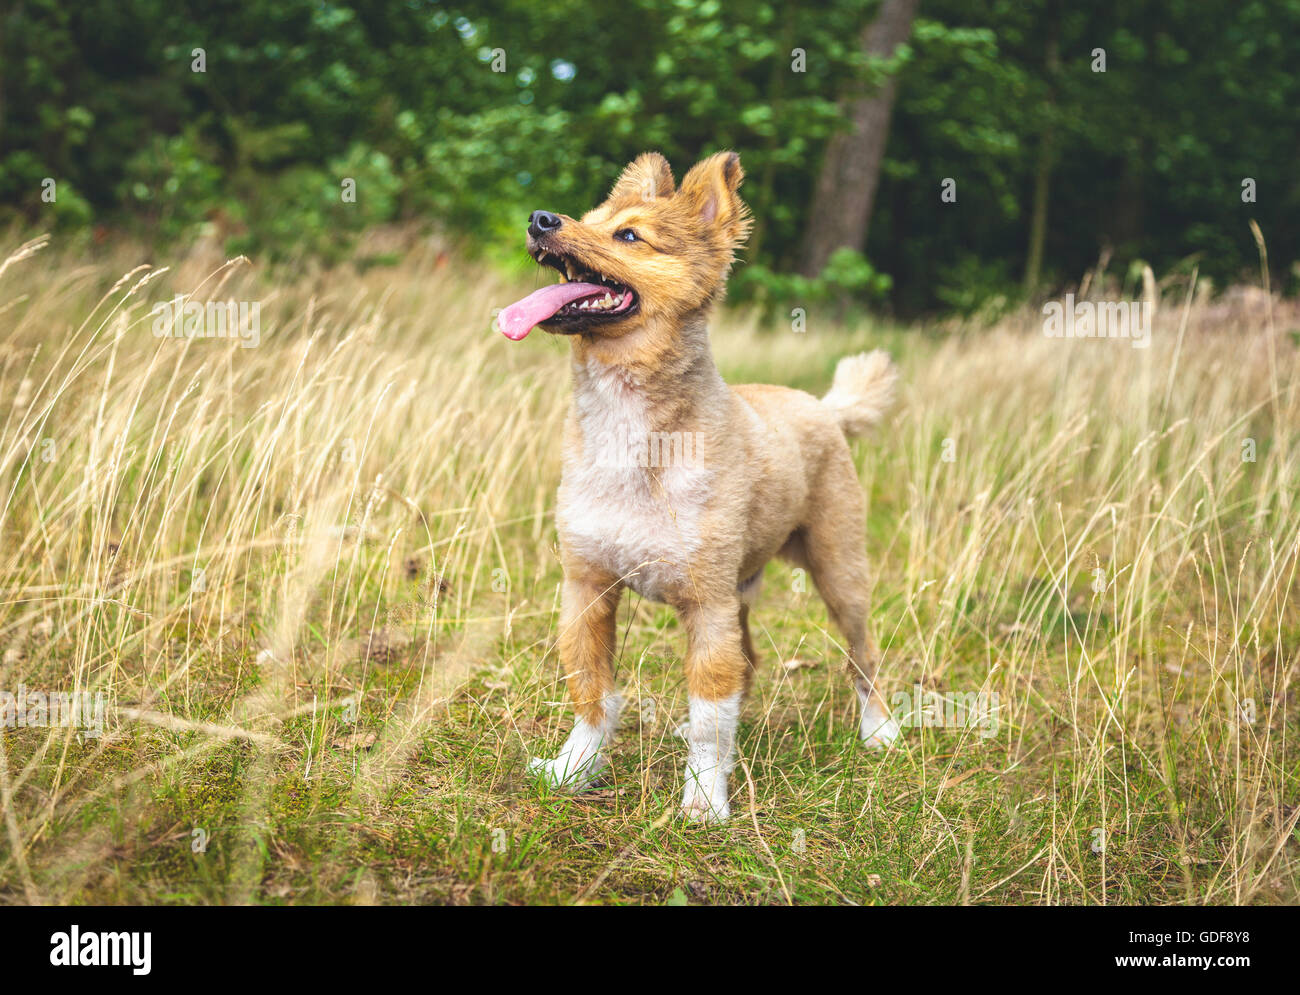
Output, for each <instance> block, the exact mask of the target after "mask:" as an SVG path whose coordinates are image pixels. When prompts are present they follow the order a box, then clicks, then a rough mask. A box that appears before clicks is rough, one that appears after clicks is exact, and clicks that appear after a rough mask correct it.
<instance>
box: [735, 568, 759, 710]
mask: <svg viewBox="0 0 1300 995" xmlns="http://www.w3.org/2000/svg"><path fill="white" fill-rule="evenodd" d="M762 587H763V571H762V570H759V571H758V573H756V574H754V576H753V577H750V578H749V580H747V581H745V582H744V583H743V584H741V585H740V588H739V592H738V593H739V594H740V651H741V652H742V653H743V654H744V656H745V663H746V667H745V688H744V696H745V697H749V688H750V685H751V684H753V682H754V671H756V670H757V669H758V654H757V653H756V652H755V651H754V639H753V637H752V636H751V635H750V634H749V609H750V608H751V607H752V606H753V604H754V602H755V601H757V600H758V592H759V590H760V589H761V588H762Z"/></svg>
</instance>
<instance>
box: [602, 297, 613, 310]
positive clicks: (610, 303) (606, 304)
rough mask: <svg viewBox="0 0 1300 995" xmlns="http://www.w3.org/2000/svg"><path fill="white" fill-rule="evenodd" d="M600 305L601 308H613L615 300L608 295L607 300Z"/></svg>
mask: <svg viewBox="0 0 1300 995" xmlns="http://www.w3.org/2000/svg"><path fill="white" fill-rule="evenodd" d="M600 304H601V307H612V306H613V304H614V298H612V297H610V296H609V294H606V295H605V299H604V300H603V301H601V302H600Z"/></svg>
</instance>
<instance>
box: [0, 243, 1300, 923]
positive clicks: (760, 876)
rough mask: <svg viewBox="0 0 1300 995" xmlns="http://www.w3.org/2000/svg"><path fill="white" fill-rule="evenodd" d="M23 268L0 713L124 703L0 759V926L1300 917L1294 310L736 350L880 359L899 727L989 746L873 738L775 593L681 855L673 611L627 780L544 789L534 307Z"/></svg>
mask: <svg viewBox="0 0 1300 995" xmlns="http://www.w3.org/2000/svg"><path fill="white" fill-rule="evenodd" d="M22 254H23V253H19V255H22ZM26 254H27V256H28V258H17V259H16V258H11V259H10V261H9V262H7V263H4V264H3V268H0V650H2V651H3V663H2V664H0V690H9V691H11V692H12V691H15V690H16V689H17V688H18V686H19V685H23V686H24V687H26V688H27V689H41V690H46V691H54V690H83V689H84V690H90V691H92V692H97V693H102V694H103V695H104V696H105V699H106V701H107V702H108V708H107V726H106V729H105V731H104V734H103V735H102V736H100V737H98V738H93V737H85V736H82V735H79V732H78V730H77V729H74V728H39V729H29V728H23V729H10V730H8V731H6V732H4V733H3V734H2V735H0V804H3V808H4V820H3V822H4V824H3V827H0V899H3V900H6V901H9V902H80V901H87V902H179V903H188V902H346V901H358V902H373V901H382V902H409V901H454V902H466V901H470V902H511V901H534V902H536V901H558V902H570V901H575V900H582V901H597V902H600V901H608V902H664V901H670V902H685V901H690V902H697V901H713V902H785V901H791V900H794V901H838V902H967V901H969V902H985V903H998V902H1032V903H1065V902H1087V903H1122V902H1142V903H1244V902H1256V903H1263V902H1294V901H1296V900H1297V897H1298V895H1300V887H1298V882H1300V863H1298V858H1300V847H1298V845H1297V844H1298V837H1297V832H1296V823H1297V819H1298V818H1300V808H1297V788H1298V784H1297V782H1298V780H1300V776H1298V774H1297V751H1296V744H1295V740H1296V734H1297V722H1296V710H1295V708H1294V706H1292V705H1291V703H1290V695H1291V688H1292V686H1293V681H1294V678H1295V676H1296V670H1297V659H1298V644H1300V610H1298V605H1300V597H1298V596H1297V585H1296V571H1297V554H1298V546H1297V544H1298V542H1300V498H1298V495H1300V397H1298V396H1297V389H1296V384H1297V382H1298V379H1297V373H1298V372H1300V361H1298V359H1297V349H1296V335H1295V332H1294V330H1293V329H1292V328H1291V327H1290V326H1288V324H1287V319H1286V317H1285V316H1284V315H1282V314H1280V313H1279V314H1273V313H1271V312H1270V311H1269V310H1268V309H1265V310H1263V311H1259V312H1250V313H1245V312H1243V313H1242V314H1236V315H1234V314H1231V313H1228V314H1224V313H1222V309H1220V311H1219V312H1212V311H1211V309H1210V308H1209V307H1208V306H1207V307H1204V308H1202V307H1200V306H1198V307H1197V308H1193V309H1191V310H1190V311H1184V310H1183V308H1182V306H1181V300H1173V301H1166V302H1165V303H1164V306H1163V309H1162V310H1161V311H1160V312H1159V314H1158V315H1157V318H1156V324H1155V328H1154V332H1153V344H1152V347H1151V348H1150V349H1146V350H1140V349H1133V348H1130V346H1129V344H1128V343H1126V342H1120V341H1083V342H1079V341H1060V340H1054V339H1048V338H1045V337H1043V336H1042V335H1041V332H1040V330H1039V329H1040V327H1041V318H1040V317H1039V316H1038V315H1036V314H1028V315H1024V316H1021V317H1019V318H1016V319H1012V320H1008V321H1005V322H1003V323H1002V324H1001V325H999V326H998V327H996V328H993V329H988V330H982V331H978V332H975V331H960V330H958V331H954V332H951V333H948V334H945V335H937V334H934V333H932V332H925V331H922V330H915V329H913V330H905V329H881V328H858V329H842V328H837V327H834V326H833V325H830V324H827V323H825V322H819V321H818V320H816V317H815V316H814V320H813V321H812V322H811V325H810V330H809V331H808V333H806V334H802V335H797V334H793V333H791V332H788V331H780V330H778V331H768V332H762V331H760V330H758V329H757V328H756V327H755V323H754V322H753V321H752V320H750V319H748V318H746V317H744V316H740V315H736V314H732V315H728V316H726V317H724V318H723V319H722V320H720V321H719V322H718V327H717V330H716V332H715V346H716V353H717V356H718V360H719V365H720V366H721V367H722V370H723V373H724V375H726V376H727V377H728V378H729V379H730V380H732V381H733V382H738V381H743V380H749V379H759V380H772V381H777V382H784V383H790V384H793V385H795V386H800V387H805V388H808V389H810V390H816V391H821V390H824V389H825V387H826V386H827V385H828V383H829V377H830V372H831V370H832V368H833V365H834V361H835V359H836V358H837V357H838V356H839V355H841V354H843V353H844V352H847V351H850V350H854V349H858V348H862V347H864V346H868V345H870V346H876V345H885V346H886V347H888V348H890V349H891V350H892V351H893V352H894V354H895V355H896V357H897V358H898V360H899V362H900V365H901V366H902V368H903V371H904V379H905V382H906V384H907V386H906V389H905V392H904V397H903V403H902V404H901V405H900V407H899V408H898V410H897V411H896V412H895V414H894V416H893V417H892V420H891V421H890V423H889V425H888V427H887V429H886V430H885V431H882V432H881V433H880V434H879V435H878V436H877V437H876V438H875V439H873V440H870V441H868V442H865V443H860V444H858V451H859V455H860V458H861V464H862V479H863V482H864V485H865V486H866V487H867V488H868V489H869V492H870V494H871V507H870V513H869V520H868V536H869V539H868V541H869V544H870V550H871V553H872V555H873V559H874V562H875V563H876V565H877V568H878V579H877V584H876V592H875V594H876V600H875V611H874V623H875V626H876V630H877V632H878V634H879V636H880V638H881V641H882V643H883V644H884V646H885V653H886V655H885V663H884V670H883V673H884V675H885V677H886V680H887V682H888V684H887V692H888V693H889V694H890V695H891V696H892V694H893V693H894V692H897V691H900V690H910V689H911V688H913V687H914V686H915V685H921V686H922V687H923V688H925V689H926V690H929V691H937V692H940V693H942V694H945V695H949V696H952V695H969V694H973V693H977V692H981V691H983V692H986V693H988V694H990V695H992V694H996V695H997V696H998V697H997V700H998V702H999V710H998V713H997V723H996V728H995V729H994V728H979V729H977V728H952V727H923V728H912V729H910V730H908V731H907V733H906V736H905V738H904V740H903V745H902V747H901V748H899V749H896V750H894V751H892V752H891V753H890V754H889V755H887V756H883V757H882V756H879V755H871V754H866V753H864V752H862V751H860V750H858V749H856V748H855V743H854V728H855V708H856V700H855V697H854V695H853V694H852V693H851V690H850V689H849V688H848V687H847V685H846V683H845V682H844V681H843V680H842V676H841V666H840V651H839V648H838V646H837V644H836V642H835V633H834V631H833V629H830V628H829V627H828V626H827V623H826V616H825V611H824V609H823V608H822V606H821V604H820V603H819V602H818V601H817V599H816V597H815V595H809V594H807V593H805V592H804V591H803V587H804V585H803V584H802V582H801V578H800V577H798V576H797V575H794V574H792V573H791V572H790V571H789V570H788V569H786V568H784V567H781V566H773V567H770V568H769V575H768V586H767V590H766V593H765V596H764V599H763V600H762V601H761V602H760V604H759V608H758V610H757V612H756V616H755V619H756V622H757V623H758V630H757V631H756V638H757V640H758V642H759V645H760V649H761V650H762V652H763V654H764V657H765V660H764V668H763V672H762V676H761V678H760V680H759V681H758V682H757V684H756V687H755V694H754V697H753V698H752V699H751V701H750V703H749V704H748V706H747V709H746V714H745V716H744V718H743V720H742V730H741V754H742V758H743V764H742V767H741V768H740V770H739V771H738V775H739V776H738V777H737V779H736V780H737V783H736V784H735V786H734V787H735V797H734V801H733V807H734V809H735V811H736V815H735V816H734V817H733V819H732V821H731V822H730V823H729V824H727V825H726V826H724V827H721V828H703V827H695V826H686V825H682V824H681V823H679V822H678V821H677V820H676V819H675V818H673V809H674V807H675V802H676V798H677V795H678V794H679V791H680V776H681V773H680V768H681V764H682V759H683V747H682V746H681V745H680V744H679V742H678V741H677V740H676V739H675V738H674V737H673V736H672V735H671V730H672V728H673V726H674V724H675V722H676V721H678V720H680V717H681V716H682V714H683V713H684V711H685V695H684V687H683V682H682V675H681V670H680V666H679V664H678V662H677V661H678V653H679V651H680V645H681V640H680V636H679V633H678V632H677V630H676V623H675V621H674V620H673V619H672V617H671V614H670V613H669V612H668V611H667V610H665V609H663V608H661V607H659V606H655V605H651V604H647V603H644V602H637V601H630V602H627V603H625V606H624V609H623V612H622V614H621V616H620V619H621V623H622V628H623V632H624V634H625V635H624V646H623V651H622V654H621V663H620V680H621V682H622V683H623V684H624V686H625V689H626V692H627V694H628V696H629V698H630V699H631V700H632V701H633V703H634V704H633V706H632V707H631V708H629V710H628V712H627V713H626V714H625V719H624V726H623V733H622V737H621V741H620V745H619V746H618V748H617V749H616V751H615V753H614V757H613V762H612V764H611V770H610V773H609V775H608V777H607V780H608V785H607V787H606V788H605V789H604V790H602V791H599V792H596V793H595V794H593V795H590V796H584V797H580V798H569V797H563V796H555V795H549V794H547V793H545V792H544V791H542V790H541V789H539V788H537V787H535V786H533V785H532V784H530V783H529V782H528V781H527V780H526V779H525V778H524V776H523V764H524V760H525V758H526V757H527V756H528V755H530V754H531V753H534V752H542V751H543V750H544V749H546V748H548V747H553V746H554V745H555V744H556V743H558V741H559V740H560V739H561V738H562V736H563V734H564V732H565V729H566V725H567V722H568V713H567V710H566V708H565V707H564V705H563V687H562V684H561V683H560V680H559V679H560V673H559V668H558V664H557V662H556V661H555V658H554V654H553V653H552V652H550V650H551V645H552V639H553V636H554V630H555V622H556V614H557V584H558V580H559V568H558V560H557V556H556V554H555V550H554V548H553V544H554V526H553V521H552V509H553V501H554V488H555V485H556V483H557V480H558V451H559V436H560V425H561V420H562V417H563V412H564V409H565V405H566V403H567V382H566V361H565V349H564V345H563V343H561V342H558V341H555V340H551V339H547V338H546V337H545V336H542V335H536V336H533V337H532V338H530V339H529V340H528V341H526V342H524V343H521V344H511V343H509V342H507V341H505V340H504V339H503V338H502V337H501V336H499V335H494V334H492V333H491V332H490V331H489V327H488V326H489V323H490V320H491V309H492V308H493V307H499V306H500V305H502V304H504V303H507V302H508V301H509V300H511V299H512V297H511V292H512V289H513V290H518V288H511V287H510V286H501V285H497V284H496V283H495V282H494V280H493V278H492V277H491V276H489V275H486V274H484V273H482V272H478V271H461V270H458V269H457V267H456V266H454V265H452V266H439V265H438V262H439V260H438V257H437V256H436V254H435V253H434V252H433V250H432V249H428V250H427V251H419V252H416V253H414V254H412V255H411V256H410V257H409V258H408V259H407V260H406V261H405V262H404V263H403V264H402V265H401V266H400V267H398V268H395V269H371V270H367V271H366V272H364V273H357V272H354V271H352V270H350V269H348V270H342V271H338V272H331V273H325V274H320V275H318V276H315V277H312V278H303V279H301V280H298V281H295V282H292V283H288V284H285V283H280V284H273V283H272V282H271V281H270V280H268V279H267V278H266V277H265V276H263V275H261V274H258V273H257V272H255V271H254V268H253V267H251V266H249V265H246V264H242V263H235V264H230V265H228V266H225V267H221V268H218V267H216V266H214V265H213V264H212V263H211V262H209V261H205V260H204V258H203V257H202V256H201V255H197V254H196V255H195V256H192V257H190V258H188V259H185V260H182V262H181V263H180V265H178V267H177V268H176V269H175V270H174V271H171V272H159V271H156V270H148V269H137V270H134V271H131V272H129V274H128V275H127V276H126V277H124V278H121V279H119V277H120V275H121V274H122V273H123V272H127V271H128V270H130V269H131V266H132V264H133V262H134V261H133V260H132V261H126V260H124V259H123V258H106V259H101V260H98V261H96V262H94V263H90V264H81V265H78V264H76V263H75V262H73V261H71V260H68V259H65V258H61V257H59V256H58V255H56V254H55V252H54V250H46V251H44V252H40V251H34V250H32V251H29V252H28V253H26ZM213 270H216V272H215V273H214V272H213ZM110 287H111V288H112V289H111V290H110V289H109V288H110ZM191 292H193V293H194V294H195V295H196V298H197V299H200V300H202V299H206V298H208V297H214V298H230V297H233V298H235V299H245V300H258V301H261V303H262V315H261V329H262V331H261V343H260V345H259V346H258V347H257V348H247V349H245V348H240V346H239V344H238V342H237V341H231V340H212V339H207V340H200V339H194V340H186V339H174V338H155V337H154V336H153V335H152V334H151V331H150V326H151V322H152V318H151V316H150V313H149V312H150V308H151V307H152V305H153V304H154V303H156V302H158V301H162V300H167V299H170V298H171V297H172V296H173V295H174V294H177V293H182V294H188V293H191ZM1246 439H1252V440H1254V443H1253V444H1254V456H1255V459H1254V461H1253V462H1251V461H1248V460H1246V459H1243V440H1246ZM1095 588H1097V589H1095ZM796 661H797V662H798V663H801V664H804V665H803V666H793V664H794V663H795V662H796ZM1103 841H1104V845H1102V843H1103Z"/></svg>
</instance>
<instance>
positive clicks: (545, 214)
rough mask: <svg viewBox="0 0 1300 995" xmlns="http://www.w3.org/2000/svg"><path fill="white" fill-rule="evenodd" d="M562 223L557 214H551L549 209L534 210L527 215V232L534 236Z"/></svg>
mask: <svg viewBox="0 0 1300 995" xmlns="http://www.w3.org/2000/svg"><path fill="white" fill-rule="evenodd" d="M563 223H564V222H562V221H561V220H560V216H559V215H558V214H552V213H551V212H550V211H534V212H533V213H532V214H530V215H529V216H528V234H529V235H532V236H533V238H536V237H537V236H538V235H545V234H546V233H547V232H552V231H555V229H557V228H559V227H560V225H562V224H563Z"/></svg>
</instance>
